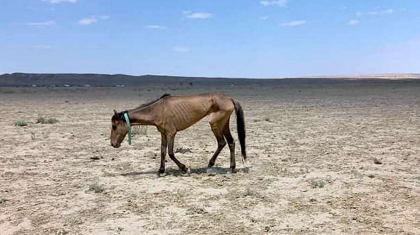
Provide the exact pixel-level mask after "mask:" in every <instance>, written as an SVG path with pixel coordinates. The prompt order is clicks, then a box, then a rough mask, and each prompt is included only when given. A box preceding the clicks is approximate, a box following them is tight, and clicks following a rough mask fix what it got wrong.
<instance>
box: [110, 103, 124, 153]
mask: <svg viewBox="0 0 420 235" xmlns="http://www.w3.org/2000/svg"><path fill="white" fill-rule="evenodd" d="M111 124H112V128H111V145H112V147H114V148H119V147H120V146H121V142H122V141H123V140H124V138H125V136H126V135H127V133H128V127H127V123H126V121H125V120H124V116H123V114H122V113H117V111H115V110H114V115H113V116H112V119H111Z"/></svg>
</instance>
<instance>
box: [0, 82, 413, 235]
mask: <svg viewBox="0 0 420 235" xmlns="http://www.w3.org/2000/svg"><path fill="white" fill-rule="evenodd" d="M213 91H220V92H223V93H226V94H228V95H231V96H232V97H234V98H235V99H237V100H238V101H239V102H240V103H241V104H242V106H243V107H244V110H245V116H246V128H247V151H248V157H249V163H250V168H249V169H247V168H244V167H243V166H242V163H241V156H240V154H239V153H240V149H239V143H238V141H237V140H236V143H237V144H236V152H237V165H238V168H239V172H238V173H235V174H230V173H228V168H229V150H228V148H227V147H226V148H225V149H224V150H223V151H222V153H221V154H220V156H219V158H218V160H217V162H216V170H217V172H218V173H217V174H216V175H209V174H207V173H206V166H207V164H208V161H209V159H210V157H211V155H212V153H213V152H214V150H215V149H216V141H215V139H214V137H213V135H212V133H211V131H210V128H209V125H208V123H207V121H208V119H207V118H205V119H203V120H202V121H200V122H199V123H197V124H196V125H194V126H193V127H191V128H189V129H187V130H185V131H183V132H180V133H179V134H178V135H177V139H176V143H175V148H182V150H183V151H180V152H184V153H176V156H177V157H178V159H179V160H181V162H183V163H185V164H187V165H188V166H190V167H191V169H192V173H191V174H190V175H186V174H183V173H181V172H180V171H179V170H178V169H177V167H176V165H175V164H174V163H173V162H172V161H171V160H170V159H169V158H168V160H167V173H168V174H167V175H166V176H165V177H158V176H157V169H158V167H159V158H160V153H159V151H160V134H159V133H158V132H157V130H156V129H155V128H154V127H148V128H144V129H139V130H137V131H136V134H135V135H134V137H133V145H132V146H128V144H127V142H126V141H125V142H124V143H123V144H122V146H121V148H119V149H114V148H112V147H111V146H110V143H109V134H110V118H111V115H112V113H113V109H114V108H115V109H117V110H118V111H121V110H125V109H129V108H134V107H136V106H138V105H140V104H142V103H144V102H147V101H150V100H152V99H154V98H157V97H159V96H160V95H161V94H163V93H165V92H170V93H173V94H184V93H185V94H186V93H188V94H191V93H201V92H213ZM0 115H1V117H2V118H1V119H0V126H1V135H0V143H1V144H0V234H1V235H11V234H28V235H29V234H30V235H33V234H111V235H113V234H203V235H204V234H420V201H419V198H420V167H419V166H420V138H419V137H420V86H419V85H411V84H405V83H387V82H384V83H380V84H365V85H364V84H359V85H355V84H335V85H331V84H324V85H322V84H321V85H320V84H318V85H317V84H315V85H314V84H312V85H305V84H295V85H293V86H260V87H258V86H251V85H250V86H230V87H225V88H217V86H215V87H212V88H209V89H206V88H196V87H192V88H191V87H190V88H185V89H180V90H174V89H173V90H170V89H167V88H161V89H159V88H156V87H154V88H150V89H147V88H144V87H143V88H55V89H46V88H1V89H0ZM39 116H43V117H54V118H56V119H57V120H58V121H59V122H58V123H56V124H39V123H38V124H37V123H36V120H37V118H38V117H39ZM18 120H25V121H27V122H28V126H24V127H19V126H14V122H15V121H18ZM231 122H232V123H231V129H232V132H233V134H234V136H235V139H237V138H236V123H235V119H234V118H232V119H231ZM92 158H94V159H92Z"/></svg>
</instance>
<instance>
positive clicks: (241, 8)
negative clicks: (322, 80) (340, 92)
mask: <svg viewBox="0 0 420 235" xmlns="http://www.w3.org/2000/svg"><path fill="white" fill-rule="evenodd" d="M419 68H420V1H418V0H347V1H345V0H266V1H264V0H165V1H164V0H0V74H1V73H11V72H45V73H110V74H114V73H124V74H132V75H142V74H161V75H182V76H212V77H215V76H220V77H290V76H291V77H296V76H310V75H343V74H363V73H394V72H396V73H398V72H420V69H419Z"/></svg>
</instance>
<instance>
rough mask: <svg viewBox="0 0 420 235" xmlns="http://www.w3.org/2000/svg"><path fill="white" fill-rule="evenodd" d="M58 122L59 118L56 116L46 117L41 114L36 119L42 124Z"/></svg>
mask: <svg viewBox="0 0 420 235" xmlns="http://www.w3.org/2000/svg"><path fill="white" fill-rule="evenodd" d="M57 122H58V120H57V119H56V118H45V117H43V116H39V117H38V118H37V119H36V123H41V124H55V123H57Z"/></svg>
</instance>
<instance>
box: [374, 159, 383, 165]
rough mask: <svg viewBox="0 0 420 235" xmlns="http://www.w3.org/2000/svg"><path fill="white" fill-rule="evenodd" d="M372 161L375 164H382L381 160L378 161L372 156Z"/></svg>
mask: <svg viewBox="0 0 420 235" xmlns="http://www.w3.org/2000/svg"><path fill="white" fill-rule="evenodd" d="M373 163H375V164H377V165H381V164H382V162H381V161H379V160H378V159H377V158H374V159H373Z"/></svg>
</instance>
